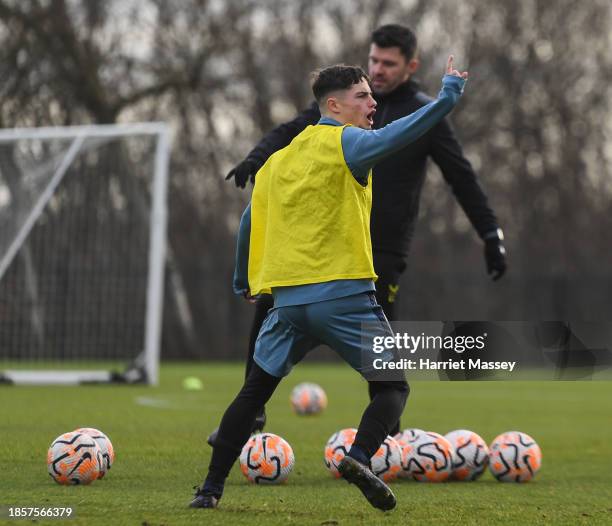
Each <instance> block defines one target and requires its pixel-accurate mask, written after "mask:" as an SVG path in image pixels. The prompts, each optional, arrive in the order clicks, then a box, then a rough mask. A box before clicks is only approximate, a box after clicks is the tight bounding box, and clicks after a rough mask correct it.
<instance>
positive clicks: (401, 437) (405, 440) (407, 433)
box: [393, 428, 425, 478]
mask: <svg viewBox="0 0 612 526" xmlns="http://www.w3.org/2000/svg"><path fill="white" fill-rule="evenodd" d="M423 433H425V431H423V430H422V429H417V428H410V429H404V430H403V431H400V432H399V433H397V434H396V435H395V436H394V437H393V438H395V440H396V441H397V443H398V445H399V447H400V451H401V454H402V469H401V471H400V472H399V474H398V477H399V478H407V477H409V476H410V473H408V471H406V470H405V469H404V468H403V466H404V458H405V456H406V452H405V451H404V450H405V448H406V446H411V445H412V444H413V443H414V442H415V441H416V440H417V438H419V436H420V435H421V434H423Z"/></svg>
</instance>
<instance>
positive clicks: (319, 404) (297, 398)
mask: <svg viewBox="0 0 612 526" xmlns="http://www.w3.org/2000/svg"><path fill="white" fill-rule="evenodd" d="M291 407H293V410H294V411H295V412H296V413H297V414H298V415H316V414H317V413H320V412H321V411H323V409H325V408H326V407H327V396H326V395H325V391H323V389H322V388H321V387H320V386H319V385H317V384H311V383H307V382H305V383H301V384H298V385H296V386H295V387H294V388H293V391H291Z"/></svg>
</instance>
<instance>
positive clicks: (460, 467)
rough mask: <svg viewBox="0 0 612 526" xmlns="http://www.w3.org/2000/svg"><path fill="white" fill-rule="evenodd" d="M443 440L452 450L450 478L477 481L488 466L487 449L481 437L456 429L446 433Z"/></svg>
mask: <svg viewBox="0 0 612 526" xmlns="http://www.w3.org/2000/svg"><path fill="white" fill-rule="evenodd" d="M445 438H446V439H447V440H448V441H449V442H450V443H451V445H452V446H453V450H454V455H453V472H452V478H453V479H455V480H465V481H471V480H476V479H478V478H479V477H480V476H481V475H482V474H483V473H484V471H485V469H486V468H487V465H488V464H489V448H488V447H487V444H486V442H485V441H484V440H483V439H482V437H481V436H480V435H478V434H477V433H474V432H473V431H468V430H467V429H457V430H455V431H451V432H449V433H447V434H446V435H445Z"/></svg>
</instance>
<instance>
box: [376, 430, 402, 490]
mask: <svg viewBox="0 0 612 526" xmlns="http://www.w3.org/2000/svg"><path fill="white" fill-rule="evenodd" d="M370 465H371V469H372V473H374V475H376V476H377V477H378V478H379V479H381V480H384V481H385V482H392V481H394V480H395V479H396V478H397V477H398V475H399V474H400V473H401V471H402V448H401V447H400V446H399V444H398V443H397V441H396V440H395V439H394V438H393V437H391V436H388V437H387V438H385V441H384V442H383V443H382V444H381V446H380V447H379V448H378V451H376V453H374V456H373V457H372V458H371V459H370Z"/></svg>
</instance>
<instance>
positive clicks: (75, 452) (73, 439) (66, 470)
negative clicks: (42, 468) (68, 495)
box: [47, 431, 103, 486]
mask: <svg viewBox="0 0 612 526" xmlns="http://www.w3.org/2000/svg"><path fill="white" fill-rule="evenodd" d="M102 462H103V461H102V452H101V451H100V446H98V443H97V442H96V441H95V440H94V439H93V438H92V437H90V436H89V435H87V434H85V433H79V432H77V431H72V432H70V433H64V434H63V435H60V436H58V437H57V438H56V439H55V440H54V441H53V442H52V443H51V446H50V447H49V450H48V451H47V469H48V471H49V475H51V478H52V479H53V480H55V482H57V483H58V484H61V485H64V486H68V485H73V484H91V483H92V482H93V481H94V480H96V479H98V478H99V477H100V472H101V470H102Z"/></svg>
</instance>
